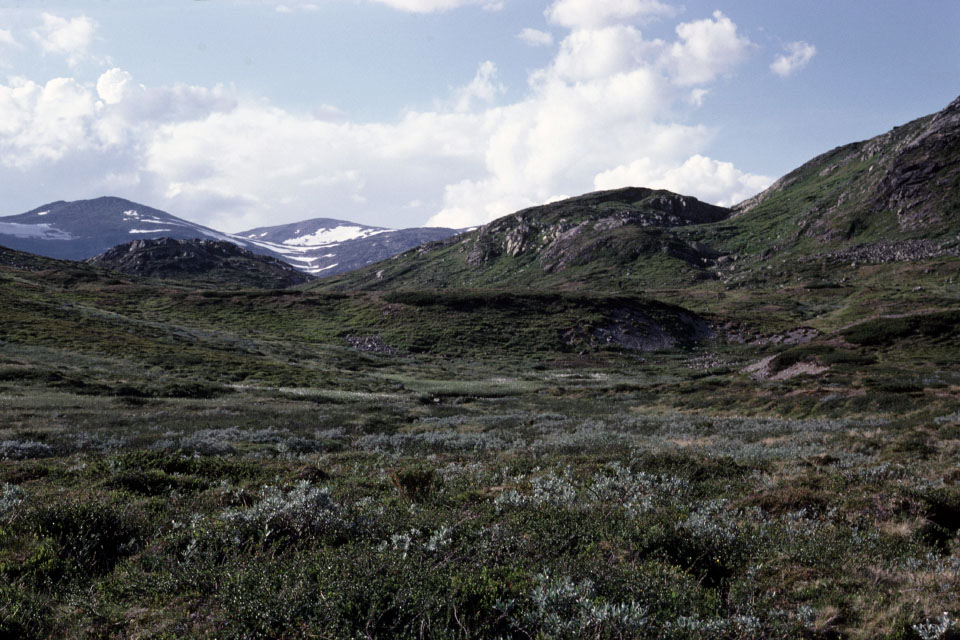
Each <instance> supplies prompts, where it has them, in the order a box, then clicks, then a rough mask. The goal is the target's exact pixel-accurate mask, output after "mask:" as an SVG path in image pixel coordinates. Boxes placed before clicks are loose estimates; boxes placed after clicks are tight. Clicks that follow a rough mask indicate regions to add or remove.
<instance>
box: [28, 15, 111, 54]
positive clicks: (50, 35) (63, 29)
mask: <svg viewBox="0 0 960 640" xmlns="http://www.w3.org/2000/svg"><path fill="white" fill-rule="evenodd" d="M41 20H42V21H43V24H42V25H41V26H40V27H38V28H36V29H34V30H33V31H32V32H31V33H30V35H31V36H32V37H33V39H34V40H35V41H36V42H37V43H38V44H39V45H40V48H41V49H42V50H43V51H44V52H46V53H52V54H57V55H62V56H64V57H65V58H66V59H67V62H68V63H69V64H70V65H71V66H75V65H77V64H78V63H79V62H80V61H81V60H83V59H84V58H85V57H86V56H87V49H88V47H89V46H90V43H91V42H92V41H93V35H94V32H95V31H96V29H97V23H96V22H94V21H93V20H91V19H90V18H88V17H86V16H79V17H76V18H69V19H68V18H61V17H60V16H56V15H53V14H51V13H44V14H42V15H41Z"/></svg>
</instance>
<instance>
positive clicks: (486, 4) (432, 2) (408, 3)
mask: <svg viewBox="0 0 960 640" xmlns="http://www.w3.org/2000/svg"><path fill="white" fill-rule="evenodd" d="M372 1H373V2H377V3H379V4H385V5H387V6H388V7H390V8H392V9H397V10H398V11H406V12H407V13H434V12H436V11H449V10H451V9H457V8H459V7H465V6H467V5H482V6H483V8H484V9H486V10H488V11H499V10H500V9H502V8H503V2H497V1H495V0H372Z"/></svg>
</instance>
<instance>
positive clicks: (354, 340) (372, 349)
mask: <svg viewBox="0 0 960 640" xmlns="http://www.w3.org/2000/svg"><path fill="white" fill-rule="evenodd" d="M344 340H346V341H347V344H349V345H350V346H351V347H353V348H354V349H356V350H357V351H363V352H365V353H379V354H380V355H385V356H395V355H399V354H400V352H399V351H397V350H396V349H394V348H393V347H391V346H389V345H387V343H385V342H384V341H383V338H381V337H380V336H347V337H346V338H344Z"/></svg>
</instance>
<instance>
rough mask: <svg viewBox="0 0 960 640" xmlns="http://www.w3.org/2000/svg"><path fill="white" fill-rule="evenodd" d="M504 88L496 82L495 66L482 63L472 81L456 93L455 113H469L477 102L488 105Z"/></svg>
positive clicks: (487, 62) (489, 63) (488, 62)
mask: <svg viewBox="0 0 960 640" xmlns="http://www.w3.org/2000/svg"><path fill="white" fill-rule="evenodd" d="M505 91H506V88H505V87H504V86H503V85H502V84H501V83H500V82H498V81H497V65H495V64H493V63H492V62H490V61H489V60H487V61H486V62H484V63H482V64H481V65H480V67H479V68H478V69H477V74H476V75H475V76H474V78H473V80H472V81H471V82H470V84H468V85H467V86H465V87H462V88H461V89H458V90H457V91H456V92H455V93H456V105H455V107H454V108H455V109H456V110H457V111H470V110H471V109H472V108H473V107H474V104H475V103H477V102H480V103H485V104H490V103H492V102H493V101H494V100H496V99H497V96H499V95H502V94H503V93H504V92H505Z"/></svg>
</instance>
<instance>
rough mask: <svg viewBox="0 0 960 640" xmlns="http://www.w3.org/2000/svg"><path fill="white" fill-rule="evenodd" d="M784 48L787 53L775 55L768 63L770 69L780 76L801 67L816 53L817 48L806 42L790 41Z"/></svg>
mask: <svg viewBox="0 0 960 640" xmlns="http://www.w3.org/2000/svg"><path fill="white" fill-rule="evenodd" d="M784 49H786V51H787V53H786V54H781V55H779V56H777V57H776V59H775V60H774V61H773V63H772V64H771V65H770V70H771V71H773V72H774V73H775V74H777V75H778V76H780V77H781V78H786V77H787V76H789V75H793V74H794V73H796V72H797V71H799V70H800V69H803V68H804V67H805V66H807V63H809V62H810V61H811V60H813V56H815V55H817V48H816V47H815V46H813V45H812V44H810V43H808V42H791V43H790V44H788V45H786V46H785V47H784Z"/></svg>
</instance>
